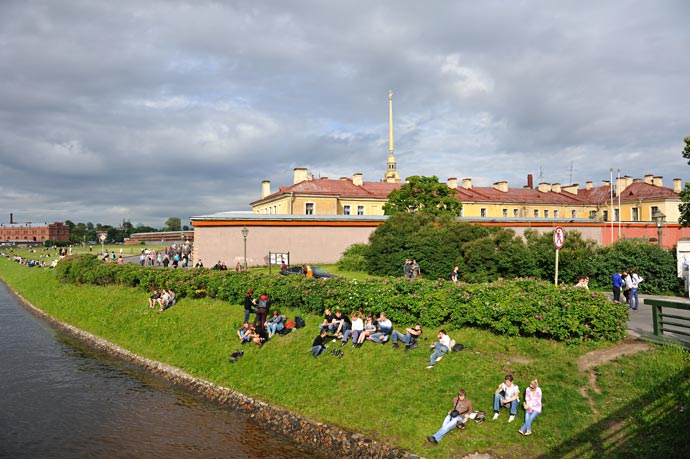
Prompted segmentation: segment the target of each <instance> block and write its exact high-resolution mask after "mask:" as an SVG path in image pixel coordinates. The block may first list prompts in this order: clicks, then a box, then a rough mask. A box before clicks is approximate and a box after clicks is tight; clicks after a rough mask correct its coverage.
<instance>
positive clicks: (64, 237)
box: [0, 222, 69, 244]
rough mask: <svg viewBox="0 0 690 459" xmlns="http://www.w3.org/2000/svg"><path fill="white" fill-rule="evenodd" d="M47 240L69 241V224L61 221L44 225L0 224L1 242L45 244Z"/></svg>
mask: <svg viewBox="0 0 690 459" xmlns="http://www.w3.org/2000/svg"><path fill="white" fill-rule="evenodd" d="M45 241H58V242H68V241H69V226H67V225H65V224H64V223H61V222H55V223H48V224H45V225H42V226H39V225H32V224H30V223H26V224H23V225H19V224H10V225H1V226H0V242H3V243H12V244H34V243H35V244H43V243H44V242H45Z"/></svg>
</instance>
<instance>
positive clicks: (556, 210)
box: [553, 209, 561, 218]
mask: <svg viewBox="0 0 690 459" xmlns="http://www.w3.org/2000/svg"><path fill="white" fill-rule="evenodd" d="M560 214H561V213H560V212H559V211H558V209H554V210H553V218H558V216H559V215H560Z"/></svg>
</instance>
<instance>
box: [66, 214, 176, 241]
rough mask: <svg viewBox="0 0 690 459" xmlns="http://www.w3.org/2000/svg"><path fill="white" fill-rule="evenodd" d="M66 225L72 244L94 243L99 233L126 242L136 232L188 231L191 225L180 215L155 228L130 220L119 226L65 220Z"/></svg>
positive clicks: (110, 238) (123, 221) (109, 239)
mask: <svg viewBox="0 0 690 459" xmlns="http://www.w3.org/2000/svg"><path fill="white" fill-rule="evenodd" d="M65 225H67V226H68V227H69V240H70V243H72V244H82V243H86V244H88V243H94V242H97V241H98V233H101V232H104V233H106V241H107V242H109V243H114V242H124V240H125V239H127V238H129V237H131V236H132V234H136V233H156V232H159V231H188V230H189V226H187V225H184V226H183V225H182V221H181V219H180V217H170V218H168V219H167V220H166V221H165V225H164V226H163V227H162V228H160V229H159V228H154V227H152V226H146V225H142V224H139V225H137V226H134V225H132V223H131V222H130V221H129V220H122V223H121V224H120V225H119V226H111V225H103V224H101V223H96V224H94V223H92V222H87V223H83V222H80V223H74V222H73V221H71V220H65Z"/></svg>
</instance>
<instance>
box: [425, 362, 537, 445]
mask: <svg viewBox="0 0 690 459" xmlns="http://www.w3.org/2000/svg"><path fill="white" fill-rule="evenodd" d="M519 405H520V389H519V387H518V385H517V384H515V383H514V382H513V375H511V374H508V375H506V377H505V379H504V381H503V382H502V383H501V384H499V385H498V388H497V389H496V391H495V392H494V400H493V408H494V416H493V418H492V420H493V421H495V420H497V419H498V417H499V416H500V409H501V408H506V409H508V411H509V413H510V415H509V417H508V422H513V421H514V420H515V416H517V411H518V406H519ZM523 408H524V410H525V422H524V424H523V425H522V426H521V427H520V428H519V429H518V433H519V434H520V435H523V436H527V435H532V423H533V422H534V420H535V419H536V417H537V416H538V415H539V414H540V413H541V411H542V393H541V388H540V387H539V381H538V380H536V379H533V380H532V381H530V383H529V387H528V388H527V389H526V390H525V398H524V402H523ZM480 413H481V412H477V411H473V409H472V401H470V400H468V399H467V393H466V391H465V389H460V390H459V391H458V395H457V396H456V397H454V398H453V408H452V409H451V410H449V411H448V414H447V415H446V417H445V418H444V419H443V423H442V424H441V427H440V428H439V429H438V431H436V433H435V434H433V435H429V436H428V437H426V439H427V441H428V442H429V443H432V444H434V445H436V444H438V442H440V441H441V439H442V438H443V437H444V436H445V435H446V434H447V433H448V432H450V431H451V430H453V429H456V428H457V429H459V430H465V428H466V424H467V421H469V420H470V419H476V420H477V421H478V422H481V421H482V420H483V419H480V418H479V416H481V415H480Z"/></svg>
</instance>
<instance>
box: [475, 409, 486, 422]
mask: <svg viewBox="0 0 690 459" xmlns="http://www.w3.org/2000/svg"><path fill="white" fill-rule="evenodd" d="M485 419H486V414H485V413H484V412H483V411H477V414H476V416H475V417H474V422H476V423H477V424H481V423H482V422H484V420H485Z"/></svg>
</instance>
